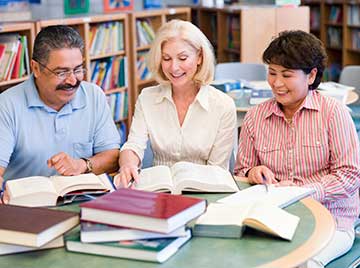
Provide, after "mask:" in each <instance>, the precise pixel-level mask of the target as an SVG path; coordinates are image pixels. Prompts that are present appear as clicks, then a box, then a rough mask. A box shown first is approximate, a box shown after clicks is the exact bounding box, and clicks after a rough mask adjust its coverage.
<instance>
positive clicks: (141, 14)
mask: <svg viewBox="0 0 360 268" xmlns="http://www.w3.org/2000/svg"><path fill="white" fill-rule="evenodd" d="M129 16H130V23H129V24H130V31H129V33H130V53H129V55H130V57H129V72H130V73H131V74H132V75H131V79H130V80H131V83H130V86H131V94H132V96H131V100H132V107H134V106H135V102H136V99H137V97H138V95H139V94H140V92H141V90H142V89H143V88H145V87H148V86H151V85H155V84H156V81H155V80H154V79H153V78H152V77H151V74H150V73H149V72H148V70H147V67H146V64H145V59H146V54H147V52H148V51H149V49H150V44H151V41H152V40H153V38H154V34H155V33H156V31H157V29H159V28H160V26H161V25H162V24H164V23H165V22H167V21H170V20H172V19H181V20H188V21H189V20H190V18H191V13H190V8H188V7H174V8H164V9H154V10H142V11H133V12H131V13H129ZM144 24H145V26H144ZM149 28H150V29H149ZM149 32H150V33H149Z"/></svg>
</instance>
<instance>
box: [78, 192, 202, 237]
mask: <svg viewBox="0 0 360 268" xmlns="http://www.w3.org/2000/svg"><path fill="white" fill-rule="evenodd" d="M80 207H81V220H83V221H91V222H97V223H104V224H110V225H115V226H120V227H129V228H134V229H140V230H148V231H153V232H159V233H170V232H172V231H174V230H175V229H177V228H179V227H181V226H183V225H185V224H186V223H187V222H188V221H190V220H192V219H194V218H196V217H197V216H199V215H200V214H202V213H203V212H204V211H205V208H206V200H203V199H200V198H195V197H187V196H181V195H171V194H166V193H151V192H145V191H139V190H132V189H118V190H116V191H114V192H112V193H109V194H106V195H104V196H101V197H99V198H97V199H95V200H92V201H89V202H86V203H82V204H81V205H80Z"/></svg>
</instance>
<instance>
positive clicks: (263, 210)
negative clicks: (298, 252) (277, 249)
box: [194, 203, 300, 241]
mask: <svg viewBox="0 0 360 268" xmlns="http://www.w3.org/2000/svg"><path fill="white" fill-rule="evenodd" d="M299 220H300V218H299V217H298V216H295V215H292V214H290V213H288V212H286V211H285V210H283V209H281V208H279V207H277V206H274V205H269V204H265V203H254V204H251V205H245V204H241V203H239V204H222V203H212V204H210V205H209V206H208V208H207V210H206V213H205V214H203V215H201V216H200V217H199V218H198V219H197V221H196V223H195V226H194V236H208V237H222V238H240V237H241V236H242V234H243V231H244V228H245V226H248V227H251V228H253V229H256V230H259V231H261V232H264V233H268V234H270V235H272V236H278V237H281V238H283V239H285V240H289V241H290V240H292V238H293V236H294V234H295V231H296V228H297V226H298V223H299Z"/></svg>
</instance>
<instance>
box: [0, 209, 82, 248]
mask: <svg viewBox="0 0 360 268" xmlns="http://www.w3.org/2000/svg"><path fill="white" fill-rule="evenodd" d="M0 215H3V216H2V217H1V221H0V243H8V244H15V245H21V246H28V247H41V246H44V245H45V244H46V243H49V242H50V241H51V240H53V239H55V238H57V237H59V236H61V235H62V234H64V233H65V232H67V231H68V230H70V229H72V228H73V227H75V226H76V225H78V224H79V214H78V213H75V212H69V211H62V210H53V209H48V208H29V207H20V206H12V205H1V204H0Z"/></svg>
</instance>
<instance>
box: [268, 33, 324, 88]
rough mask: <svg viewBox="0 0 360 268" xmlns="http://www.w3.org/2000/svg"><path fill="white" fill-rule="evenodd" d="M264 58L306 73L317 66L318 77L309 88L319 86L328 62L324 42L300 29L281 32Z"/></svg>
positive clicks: (271, 62)
mask: <svg viewBox="0 0 360 268" xmlns="http://www.w3.org/2000/svg"><path fill="white" fill-rule="evenodd" d="M262 58H263V61H264V63H266V64H277V65H281V66H283V67H285V68H288V69H297V70H302V71H303V72H304V73H305V74H309V73H310V72H311V70H312V69H313V68H316V69H317V74H316V78H315V80H314V83H313V84H312V85H309V90H312V89H316V88H317V87H318V86H319V84H320V82H321V79H322V76H323V73H324V69H325V66H326V62H327V56H326V52H325V48H324V46H323V43H322V42H321V41H320V40H319V39H318V38H317V37H316V36H314V35H313V34H310V33H306V32H304V31H300V30H296V31H283V32H281V33H280V34H279V36H278V37H276V38H275V39H274V40H272V41H271V43H270V45H269V46H268V47H267V48H266V49H265V51H264V53H263V56H262Z"/></svg>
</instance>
